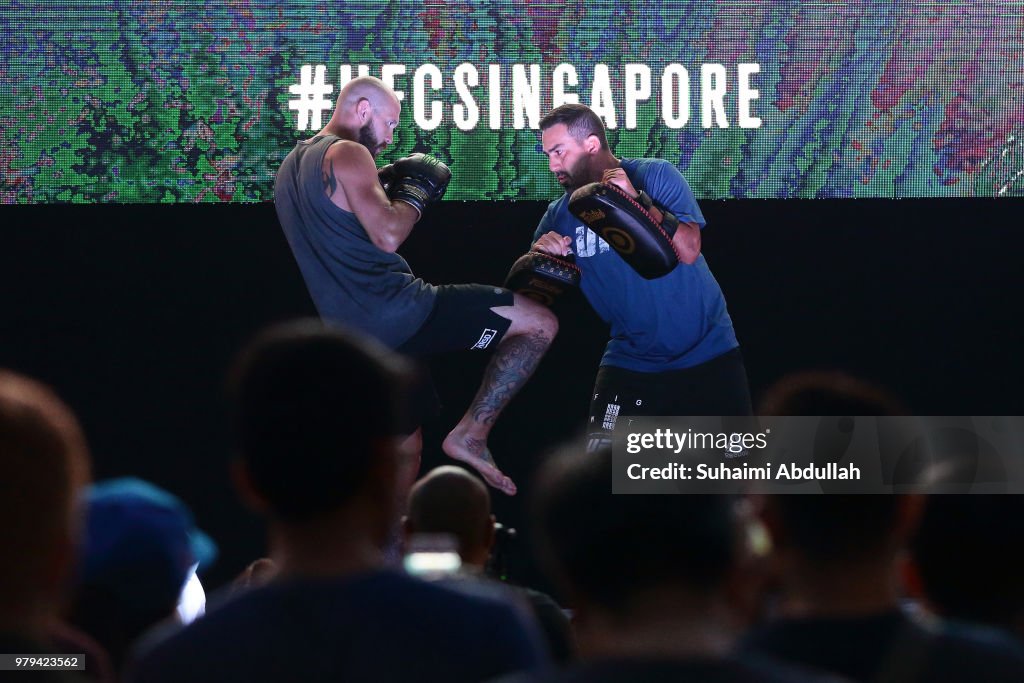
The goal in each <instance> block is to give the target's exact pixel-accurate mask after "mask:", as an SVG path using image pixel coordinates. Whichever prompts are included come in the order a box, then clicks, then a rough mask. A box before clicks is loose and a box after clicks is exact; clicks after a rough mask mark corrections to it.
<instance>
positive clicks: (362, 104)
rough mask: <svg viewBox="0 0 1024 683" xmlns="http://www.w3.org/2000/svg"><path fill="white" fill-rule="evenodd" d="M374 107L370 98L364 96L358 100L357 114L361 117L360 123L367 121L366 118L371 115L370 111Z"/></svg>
mask: <svg viewBox="0 0 1024 683" xmlns="http://www.w3.org/2000/svg"><path fill="white" fill-rule="evenodd" d="M372 109H373V105H372V104H371V103H370V100H368V99H366V98H365V97H363V98H362V99H360V100H359V101H358V102H356V116H358V117H359V121H360V123H366V120H367V119H368V118H369V117H370V111H371V110H372Z"/></svg>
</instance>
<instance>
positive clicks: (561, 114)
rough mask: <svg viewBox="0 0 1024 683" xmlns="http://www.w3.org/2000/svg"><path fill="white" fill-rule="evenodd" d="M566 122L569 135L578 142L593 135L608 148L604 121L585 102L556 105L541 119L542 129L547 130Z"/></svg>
mask: <svg viewBox="0 0 1024 683" xmlns="http://www.w3.org/2000/svg"><path fill="white" fill-rule="evenodd" d="M560 123H562V124H565V127H566V128H568V129H569V135H571V136H572V137H573V139H574V140H576V142H583V141H584V140H586V139H587V138H588V137H590V136H591V135H596V136H597V139H598V140H600V141H601V149H608V138H607V137H605V132H604V123H603V122H602V121H601V117H600V116H598V115H597V114H595V113H594V110H593V109H591V108H590V107H588V106H587V105H585V104H563V105H561V106H559V107H555V108H554V109H552V110H551V111H550V112H548V113H547V114H546V115H545V116H544V118H542V119H541V120H540V129H541V130H547V129H548V128H551V127H552V126H557V125H558V124H560Z"/></svg>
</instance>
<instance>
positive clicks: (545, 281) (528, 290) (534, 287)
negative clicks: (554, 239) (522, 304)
mask: <svg viewBox="0 0 1024 683" xmlns="http://www.w3.org/2000/svg"><path fill="white" fill-rule="evenodd" d="M574 261H575V257H574V256H573V255H572V254H569V255H568V257H566V258H560V257H558V256H551V255H550V254H545V253H543V252H540V251H531V252H527V253H526V254H523V255H522V256H520V257H519V258H518V259H516V262H515V263H513V264H512V269H511V270H510V271H508V277H506V278H505V288H506V289H511V290H512V291H513V292H518V293H519V294H522V295H523V296H526V297H529V298H530V299H533V300H534V301H536V302H538V303H542V304H544V305H545V306H550V305H551V304H553V303H554V302H555V299H557V298H559V297H560V296H562V295H563V294H564V293H565V292H567V291H568V290H570V289H574V288H576V287H579V286H580V269H579V266H577V265H576V264H575V262H574Z"/></svg>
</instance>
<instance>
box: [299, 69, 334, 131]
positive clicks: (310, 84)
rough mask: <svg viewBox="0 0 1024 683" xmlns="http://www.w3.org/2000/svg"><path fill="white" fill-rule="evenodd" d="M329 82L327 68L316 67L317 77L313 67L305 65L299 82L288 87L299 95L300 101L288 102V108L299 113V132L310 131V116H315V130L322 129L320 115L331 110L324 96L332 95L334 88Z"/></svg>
mask: <svg viewBox="0 0 1024 683" xmlns="http://www.w3.org/2000/svg"><path fill="white" fill-rule="evenodd" d="M326 81H327V67H326V66H324V65H323V64H317V65H316V77H315V78H314V76H313V67H312V66H311V65H309V64H304V65H303V67H302V69H301V70H300V72H299V82H298V83H295V84H293V85H289V86H288V92H290V93H291V94H293V95H297V96H298V99H296V100H288V108H289V109H294V110H295V111H297V112H298V121H297V122H296V125H297V127H298V129H299V130H309V127H310V124H309V115H310V114H312V115H313V128H319V127H320V114H321V113H323V111H324V110H325V109H330V108H331V102H330V100H328V99H327V98H326V97H324V95H330V94H331V92H332V91H333V90H334V86H333V85H330V84H329V83H327V82H326Z"/></svg>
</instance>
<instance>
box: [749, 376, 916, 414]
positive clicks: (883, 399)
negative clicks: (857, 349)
mask: <svg viewBox="0 0 1024 683" xmlns="http://www.w3.org/2000/svg"><path fill="white" fill-rule="evenodd" d="M757 413H758V414H759V415H812V416H814V415H862V416H876V417H881V416H894V415H906V414H907V410H906V408H905V407H904V406H903V405H902V404H901V403H900V401H899V400H898V399H897V398H895V397H894V396H892V395H891V394H890V393H889V392H888V391H886V390H885V389H883V388H882V387H879V386H877V385H875V384H872V383H871V382H868V381H867V380H863V379H860V378H858V377H854V376H852V375H848V374H847V373H845V372H840V371H835V370H831V371H815V370H810V371H802V372H794V373H791V374H789V375H786V376H784V377H782V378H781V379H779V380H778V381H776V382H775V383H774V384H772V385H771V386H770V387H768V389H767V390H766V391H765V393H764V395H763V396H762V397H761V401H760V403H759V405H758V411H757Z"/></svg>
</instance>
